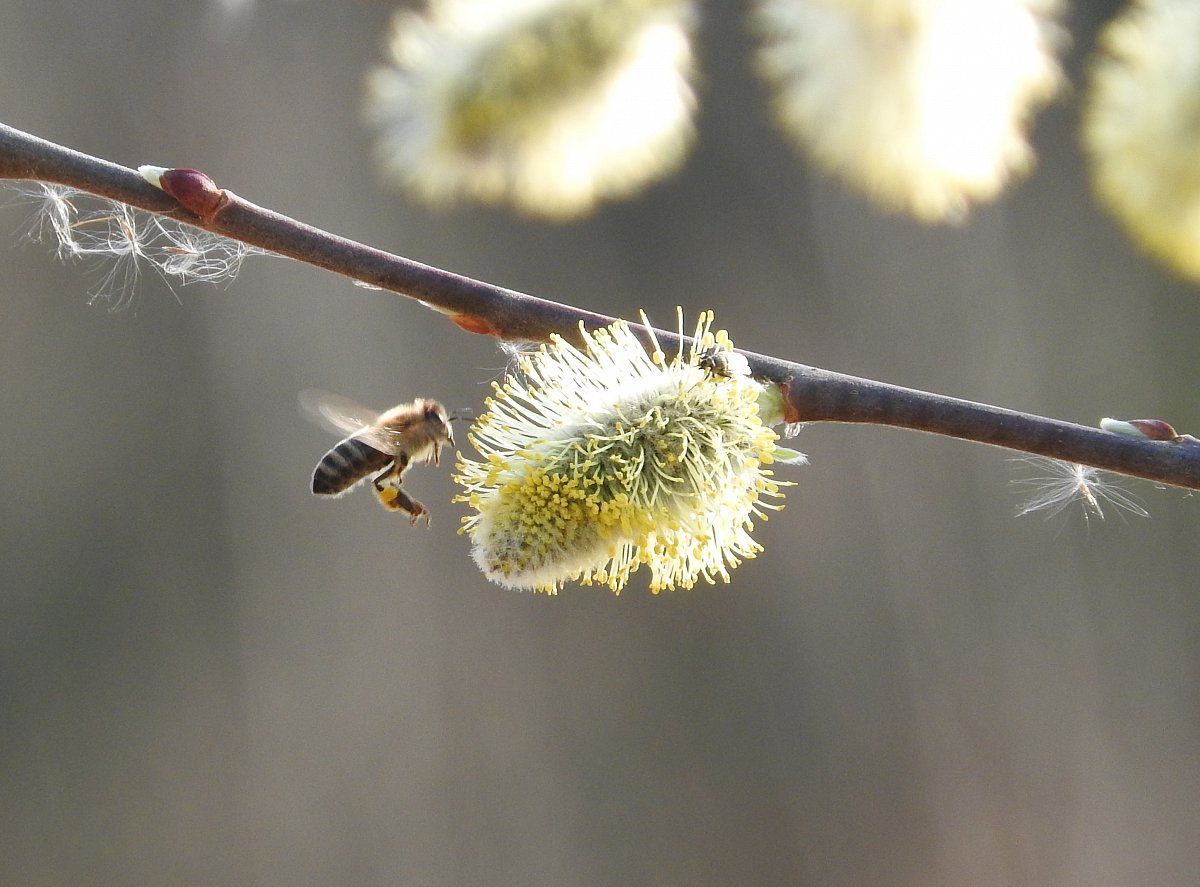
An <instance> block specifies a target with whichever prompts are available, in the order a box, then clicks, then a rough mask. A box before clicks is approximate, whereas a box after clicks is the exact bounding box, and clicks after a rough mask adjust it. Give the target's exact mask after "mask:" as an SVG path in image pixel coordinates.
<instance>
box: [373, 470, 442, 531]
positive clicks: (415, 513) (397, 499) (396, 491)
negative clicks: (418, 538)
mask: <svg viewBox="0 0 1200 887" xmlns="http://www.w3.org/2000/svg"><path fill="white" fill-rule="evenodd" d="M406 467H408V460H407V459H405V460H404V462H403V464H402V463H401V462H400V461H399V460H397V461H396V463H395V464H394V465H392V466H391V467H390V468H388V469H387V470H386V471H383V472H382V473H380V474H378V475H376V476H375V478H374V480H372V481H371V483H372V485H373V486H374V487H375V494H376V495H377V496H378V497H379V504H380V505H382V506H383V507H384V508H386V509H387V510H388V511H403V512H404V513H405V514H407V515H408V522H409V523H410V524H412V525H413V526H414V527H415V526H416V525H417V521H418V520H419V519H420V518H422V517H424V518H425V523H426V525H428V524H429V523H430V519H429V509H427V508H426V507H425V506H424V505H422V504H421V503H420V502H418V501H417V500H416V499H413V498H412V497H411V496H409V495H408V494H407V493H405V492H404V491H403V490H402V489H400V480H401V476H402V475H403V474H404V469H405V468H406Z"/></svg>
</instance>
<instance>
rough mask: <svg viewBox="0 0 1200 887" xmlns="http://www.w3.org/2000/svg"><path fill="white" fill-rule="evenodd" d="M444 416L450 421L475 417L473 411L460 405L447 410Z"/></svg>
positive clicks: (466, 420)
mask: <svg viewBox="0 0 1200 887" xmlns="http://www.w3.org/2000/svg"><path fill="white" fill-rule="evenodd" d="M446 418H447V419H449V420H450V421H451V422H469V421H471V420H472V419H474V418H475V411H474V410H472V409H470V408H468V407H462V408H460V409H457V410H451V411H450V412H448V413H447V414H446Z"/></svg>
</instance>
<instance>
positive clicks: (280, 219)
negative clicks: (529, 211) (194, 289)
mask: <svg viewBox="0 0 1200 887" xmlns="http://www.w3.org/2000/svg"><path fill="white" fill-rule="evenodd" d="M169 173H170V175H164V177H163V188H164V189H165V190H160V189H159V188H156V187H154V186H153V185H151V184H149V183H148V182H147V181H146V180H145V178H143V176H142V175H141V174H140V173H139V172H138V171H136V170H133V169H129V168H126V167H123V166H120V165H118V164H114V163H110V162H108V161H105V160H101V159H99V158H96V157H91V156H88V155H86V154H82V153H80V152H78V151H73V150H71V149H69V148H65V147H63V146H61V145H57V144H54V143H52V142H47V141H45V140H43V139H39V138H37V137H35V136H32V135H29V134H27V133H23V132H21V131H19V130H16V129H13V128H11V127H8V126H5V125H3V124H0V178H7V179H32V180H37V181H43V182H53V183H57V184H60V185H66V186H68V187H71V188H75V189H78V190H80V191H86V192H89V193H92V194H96V195H99V196H101V197H106V198H109V199H111V200H116V201H120V202H122V203H126V204H129V205H131V206H135V207H138V208H140V209H143V210H147V211H149V212H153V213H159V214H162V215H166V216H170V217H172V218H174V219H177V220H178V221H181V222H186V223H187V224H190V225H194V226H196V227H198V228H202V229H205V230H207V231H212V232H214V233H216V234H221V235H224V236H226V237H230V238H233V239H235V240H239V241H242V242H244V243H247V244H250V245H252V246H256V247H259V248H261V249H264V250H268V251H270V252H274V253H278V254H279V255H283V256H288V257H289V258H292V259H296V260H297V261H300V262H305V263H307V264H310V265H316V266H317V267H319V268H324V269H325V270H327V271H332V272H334V273H336V274H341V275H344V276H346V277H349V278H352V279H354V280H357V281H360V282H362V283H365V284H369V285H371V286H375V287H379V288H381V289H385V290H390V291H392V292H395V293H398V294H400V295H402V296H407V297H409V298H413V299H418V300H419V301H421V302H422V303H424V304H425V305H427V306H429V307H431V308H433V309H435V310H436V311H439V312H441V313H443V314H446V315H448V316H449V317H450V319H451V320H453V321H454V322H455V323H456V324H458V325H459V326H460V327H462V328H463V329H465V330H468V331H470V332H474V333H482V334H487V335H492V336H496V337H498V338H501V339H507V340H515V341H533V342H542V341H546V340H547V339H549V337H550V336H551V335H552V334H558V335H560V336H562V337H563V338H565V339H567V340H568V341H573V342H576V343H578V342H579V341H580V338H579V329H580V324H582V325H583V326H584V327H585V328H588V329H594V328H597V327H601V326H605V325H607V324H609V323H611V322H612V321H613V318H611V317H607V316H605V315H602V314H594V313H592V312H589V311H583V310H581V309H578V308H574V307H571V306H570V305H563V304H560V303H558V302H551V301H547V300H545V299H539V298H536V297H534V296H529V295H525V294H524V293H519V292H516V291H514V290H509V289H505V288H504V287H499V286H495V285H493V284H489V283H484V282H482V281H478V280H472V279H471V278H468V277H463V276H461V275H458V274H453V273H451V272H449V271H443V270H441V269H438V268H433V267H430V266H428V265H423V264H421V263H419V262H414V261H412V260H411V259H406V258H403V257H401V256H397V255H393V254H391V253H387V252H384V251H382V250H378V249H374V248H372V247H369V246H365V245H363V244H361V243H356V242H354V241H352V240H347V239H346V238H344V237H338V236H337V235H334V234H330V233H328V232H326V231H322V230H320V229H318V228H314V227H312V226H310V225H305V224H304V223H302V222H298V221H296V220H295V219H291V218H288V217H287V216H283V215H280V214H279V213H276V212H273V211H271V210H269V209H265V208H263V207H260V206H256V205H254V204H253V203H250V202H249V201H246V200H243V199H242V198H241V197H238V196H237V195H236V194H233V193H232V192H229V191H225V190H221V189H219V188H217V187H216V185H214V184H213V183H212V181H211V180H210V179H208V177H207V176H204V175H203V174H200V173H196V172H195V171H192V170H171V171H169ZM166 192H170V194H168V193H166ZM171 194H173V195H174V196H171ZM656 334H657V335H658V337H659V340H660V341H661V342H662V343H663V344H664V345H665V346H668V347H671V346H678V344H679V343H678V337H677V336H676V335H675V334H673V333H669V332H665V331H663V332H657V333H656ZM742 353H743V354H745V356H746V358H747V361H748V362H749V365H750V369H751V372H752V373H753V374H754V376H755V377H756V378H758V379H759V380H761V381H764V382H770V383H773V384H775V385H777V386H779V388H780V390H781V392H782V393H783V396H784V404H785V419H786V421H788V422H851V423H862V424H872V425H889V426H894V427H898V428H909V429H913V430H916V431H925V432H929V433H932V434H940V435H946V436H949V437H955V438H960V439H962V440H970V441H975V442H977V443H984V444H990V445H992V446H997V447H1004V448H1006V449H1010V450H1019V451H1022V452H1026V453H1035V454H1038V455H1042V456H1049V457H1052V458H1056V459H1062V460H1065V461H1068V462H1078V463H1082V464H1084V465H1091V466H1095V467H1097V468H1102V469H1106V470H1109V471H1115V472H1119V473H1121V474H1126V475H1130V476H1133V477H1141V478H1145V479H1147V480H1152V481H1157V482H1159V483H1164V484H1170V485H1173V486H1179V487H1187V488H1190V489H1200V442H1197V441H1196V440H1195V439H1193V438H1191V437H1188V436H1183V437H1180V438H1175V439H1173V440H1152V439H1149V438H1146V437H1135V436H1126V435H1121V434H1112V433H1110V432H1107V431H1102V430H1100V429H1098V428H1092V427H1089V426H1084V425H1076V424H1073V423H1070V422H1061V421H1058V420H1055V419H1048V418H1044V417H1042V416H1036V415H1031V414H1029V413H1021V412H1016V411H1013V410H1006V409H1002V408H1000V407H994V406H988V405H986V404H980V403H973V402H971V401H966V400H960V399H958V398H953V397H946V396H944V395H939V394H932V393H929V392H925V391H917V390H914V389H911V388H902V387H900V386H897V385H890V384H886V383H883V382H873V381H871V380H869V379H861V378H857V377H855V376H847V375H844V374H842V373H834V372H830V371H828V370H822V369H818V368H816V367H810V366H805V365H804V364H799V363H795V362H793V361H788V360H781V359H779V358H775V357H769V356H766V355H761V354H754V353H752V352H742Z"/></svg>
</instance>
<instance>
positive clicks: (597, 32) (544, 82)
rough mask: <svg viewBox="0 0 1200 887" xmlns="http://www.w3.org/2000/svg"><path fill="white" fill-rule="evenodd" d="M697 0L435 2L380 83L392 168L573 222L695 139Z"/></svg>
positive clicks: (416, 179) (372, 114) (426, 183)
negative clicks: (693, 37)
mask: <svg viewBox="0 0 1200 887" xmlns="http://www.w3.org/2000/svg"><path fill="white" fill-rule="evenodd" d="M693 19H694V9H693V3H692V0H505V2H497V0H433V2H431V3H430V5H429V7H428V11H427V12H425V13H423V14H421V13H416V12H411V11H401V12H399V13H397V15H396V17H395V19H394V20H393V26H392V36H391V40H390V44H389V49H390V55H391V59H390V64H388V65H386V66H382V67H380V68H378V69H376V70H375V71H374V72H372V74H371V76H370V78H369V80H368V84H367V86H368V88H367V100H366V115H367V118H368V121H369V122H370V123H371V124H373V125H374V126H376V127H377V129H378V131H379V137H378V141H377V146H376V147H377V155H378V157H379V160H380V163H381V165H382V167H383V170H384V172H385V174H386V175H387V176H388V177H389V178H391V179H393V180H394V181H397V182H398V183H400V184H402V185H403V186H404V187H406V188H407V189H408V190H409V191H410V192H411V193H413V194H414V195H415V196H417V197H418V198H420V199H423V200H425V201H426V202H429V203H432V204H446V203H449V202H452V201H454V200H459V199H464V198H465V199H470V200H477V201H481V202H485V203H500V204H509V205H512V206H514V207H516V208H517V209H519V210H521V211H523V212H525V213H528V214H532V215H538V216H544V217H548V218H556V219H562V218H569V217H572V216H578V215H580V214H583V213H585V212H587V211H589V210H590V209H592V208H593V207H594V206H595V204H596V203H597V202H599V201H602V200H606V199H613V198H618V197H624V196H627V195H629V194H632V193H634V192H636V191H637V190H639V189H640V188H642V187H644V186H645V185H646V184H648V183H649V182H651V181H654V180H655V179H657V178H659V177H661V176H663V175H665V174H667V173H668V172H670V171H672V170H674V169H675V168H676V167H678V166H679V164H680V163H681V162H682V160H683V158H684V156H685V155H686V154H687V151H688V149H689V148H690V147H691V144H692V140H693V126H692V113H693V108H694V99H693V94H692V87H691V79H692V77H693V61H692V48H691V31H692V24H693Z"/></svg>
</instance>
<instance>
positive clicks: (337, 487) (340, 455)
mask: <svg viewBox="0 0 1200 887" xmlns="http://www.w3.org/2000/svg"><path fill="white" fill-rule="evenodd" d="M392 459H393V457H392V456H389V455H388V454H387V453H381V452H379V450H377V449H375V448H374V447H372V446H368V445H367V444H365V443H363V442H362V441H361V440H359V439H358V438H357V437H348V438H346V439H345V440H344V441H342V442H341V443H339V444H338V445H337V446H336V447H334V448H333V449H332V450H330V451H329V452H328V453H326V454H325V455H324V456H323V457H322V459H321V461H320V462H318V463H317V467H316V470H315V471H313V479H312V491H313V492H314V493H316V494H317V495H318V496H336V495H338V494H339V493H344V492H345V491H346V490H348V489H350V488H351V487H352V486H354V485H355V484H356V483H358V482H359V481H360V480H362V479H363V478H364V477H366V476H367V475H369V474H373V473H374V472H376V471H380V470H381V469H383V468H385V467H387V465H389V464H390V463H391V462H392Z"/></svg>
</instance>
